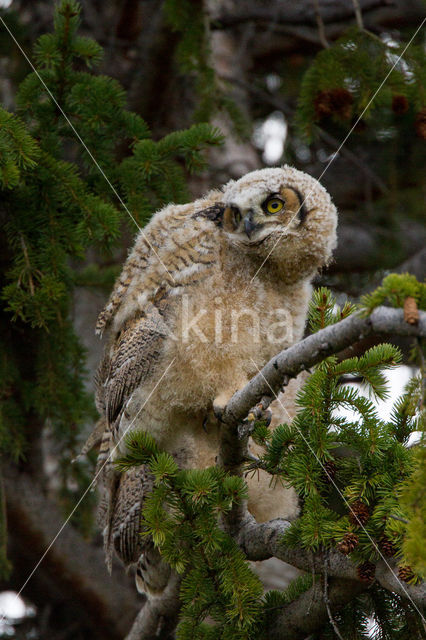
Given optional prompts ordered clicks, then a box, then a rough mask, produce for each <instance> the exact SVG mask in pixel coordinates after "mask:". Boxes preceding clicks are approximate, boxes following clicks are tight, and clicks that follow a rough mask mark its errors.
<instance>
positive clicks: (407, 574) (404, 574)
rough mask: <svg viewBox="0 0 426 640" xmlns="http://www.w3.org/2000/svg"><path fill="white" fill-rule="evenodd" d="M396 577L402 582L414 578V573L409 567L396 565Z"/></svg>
mask: <svg viewBox="0 0 426 640" xmlns="http://www.w3.org/2000/svg"><path fill="white" fill-rule="evenodd" d="M398 578H399V579H400V580H403V581H404V582H411V580H414V578H415V574H414V571H413V570H412V568H411V567H409V566H405V567H398Z"/></svg>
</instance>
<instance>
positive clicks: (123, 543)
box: [97, 429, 170, 594]
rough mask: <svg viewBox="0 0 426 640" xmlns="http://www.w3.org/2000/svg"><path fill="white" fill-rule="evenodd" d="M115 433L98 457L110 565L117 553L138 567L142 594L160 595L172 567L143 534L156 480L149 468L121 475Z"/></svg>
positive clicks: (101, 509) (107, 434)
mask: <svg viewBox="0 0 426 640" xmlns="http://www.w3.org/2000/svg"><path fill="white" fill-rule="evenodd" d="M112 446H113V442H112V437H111V432H110V431H109V430H108V429H106V430H105V432H104V437H103V440H102V443H101V448H100V452H99V457H98V464H97V474H98V475H100V476H101V478H102V483H101V484H102V499H101V501H100V504H99V508H98V524H99V526H100V528H101V530H102V531H103V537H104V549H105V557H106V563H107V567H108V569H109V571H110V572H111V568H112V555H113V551H115V553H116V554H117V556H118V557H119V558H120V560H121V561H122V562H123V564H124V566H125V567H127V568H128V567H130V566H131V565H133V564H137V568H136V575H135V578H136V586H137V588H138V590H139V591H140V592H147V593H152V594H154V593H160V592H161V591H162V590H163V589H164V588H165V587H166V585H167V582H168V579H169V576H170V567H169V565H167V563H165V562H164V561H163V560H162V558H161V556H160V554H159V552H158V550H157V549H156V548H155V547H154V545H153V543H152V540H151V538H150V537H148V536H143V535H142V526H141V519H142V509H143V505H144V501H145V499H146V498H147V496H149V494H150V493H151V491H152V489H153V486H154V480H153V477H152V475H151V474H150V473H149V470H148V467H147V466H146V465H141V466H138V467H133V468H131V469H128V470H127V471H124V472H123V473H121V474H119V473H118V472H117V471H116V470H115V469H114V466H113V464H112V463H111V456H110V454H111V449H112Z"/></svg>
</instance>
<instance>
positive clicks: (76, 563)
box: [3, 465, 142, 640]
mask: <svg viewBox="0 0 426 640" xmlns="http://www.w3.org/2000/svg"><path fill="white" fill-rule="evenodd" d="M3 477H4V485H5V490H6V500H7V515H8V520H9V530H10V532H11V533H10V538H11V539H10V550H11V558H12V561H13V565H14V574H13V575H12V585H9V588H10V587H11V586H12V587H13V588H16V589H17V590H19V589H20V588H21V587H22V586H23V584H24V582H25V581H26V580H27V579H28V578H29V576H30V574H31V571H32V570H33V569H34V568H35V567H36V565H37V563H38V562H39V561H40V560H41V558H42V556H43V554H44V552H45V551H46V549H47V548H48V547H49V545H50V544H51V543H53V541H54V543H53V544H52V547H51V548H50V550H49V552H48V553H47V555H46V556H45V557H44V558H43V560H42V562H41V565H40V567H37V571H36V572H35V575H34V576H33V577H31V579H30V580H29V582H28V584H27V585H26V586H25V588H24V590H23V595H24V596H27V597H28V598H29V599H30V600H32V601H33V602H34V603H35V604H36V605H37V606H40V607H43V606H44V605H45V604H46V602H48V601H50V602H52V603H54V606H56V607H57V608H59V604H60V608H61V611H62V614H63V615H64V614H65V613H66V615H67V616H68V617H69V618H70V619H74V620H75V619H77V620H79V623H80V624H84V625H85V633H88V634H89V633H90V636H91V637H92V638H93V639H94V640H95V639H97V638H105V639H106V638H111V639H115V638H122V637H123V635H124V634H125V633H126V632H127V631H128V629H129V628H130V625H131V622H132V620H133V618H134V616H135V615H136V613H137V611H138V609H139V607H140V605H141V602H142V601H141V598H140V597H139V598H138V596H137V593H136V590H135V588H134V585H133V580H130V579H129V578H128V577H127V576H126V575H125V574H124V572H123V571H122V570H118V571H115V572H114V575H113V577H111V578H110V577H109V576H108V573H107V570H106V566H105V558H104V552H103V550H102V549H101V548H97V547H95V546H94V545H89V544H88V543H87V541H86V540H84V539H83V538H82V537H81V536H80V534H79V533H78V532H77V531H76V530H75V529H74V528H73V527H72V526H71V525H70V524H67V525H66V526H65V527H64V528H63V529H62V526H63V524H64V521H65V518H64V517H63V514H62V513H61V512H60V511H59V509H58V507H57V506H56V505H55V504H54V503H53V502H52V501H51V500H49V499H48V498H47V497H46V496H45V495H44V493H43V491H42V490H41V488H40V486H38V484H37V482H35V481H34V478H33V477H32V476H30V475H29V474H26V473H23V472H18V471H17V470H16V469H15V468H13V467H12V466H7V465H4V467H3ZM61 529H62V530H61ZM59 532H60V535H59V536H58V533H59ZM81 611H84V622H81V620H82V618H81ZM80 630H81V631H82V629H80Z"/></svg>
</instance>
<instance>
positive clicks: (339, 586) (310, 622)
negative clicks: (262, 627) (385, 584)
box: [268, 578, 366, 640]
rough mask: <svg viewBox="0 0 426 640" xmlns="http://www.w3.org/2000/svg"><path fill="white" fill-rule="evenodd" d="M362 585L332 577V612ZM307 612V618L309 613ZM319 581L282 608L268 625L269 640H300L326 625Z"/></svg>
mask: <svg viewBox="0 0 426 640" xmlns="http://www.w3.org/2000/svg"><path fill="white" fill-rule="evenodd" d="M365 588H366V587H365V585H362V584H360V583H359V582H354V581H352V580H343V579H340V578H333V579H332V580H330V584H329V587H328V594H327V595H328V602H329V607H330V610H331V612H332V613H334V612H335V611H338V610H339V609H341V608H342V607H344V606H345V604H347V603H348V602H350V601H351V600H352V599H353V598H354V597H355V596H357V595H358V594H359V593H361V592H362V591H364V590H365ZM308 611H309V615H308V613H307V612H308ZM328 620H329V617H328V612H327V607H326V603H325V600H324V593H323V585H322V581H320V580H318V582H316V583H315V584H314V585H313V586H312V587H311V588H310V589H309V591H306V593H304V594H302V595H301V596H300V597H299V598H297V600H295V601H294V602H292V603H291V604H289V605H288V606H287V607H284V608H283V610H282V611H281V612H280V613H279V615H278V616H276V617H275V616H274V617H273V618H272V622H271V623H270V624H269V626H268V638H269V639H270V640H301V639H302V638H306V636H308V635H309V634H310V633H313V632H315V631H316V630H318V629H319V628H320V627H321V626H322V625H323V624H325V623H326V622H328Z"/></svg>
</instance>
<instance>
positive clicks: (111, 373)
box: [97, 166, 337, 592]
mask: <svg viewBox="0 0 426 640" xmlns="http://www.w3.org/2000/svg"><path fill="white" fill-rule="evenodd" d="M336 221H337V214H336V209H335V207H334V205H333V204H332V202H331V199H330V196H329V195H328V193H327V192H326V191H325V189H324V188H323V187H322V186H321V185H320V184H319V183H318V182H317V181H316V180H315V179H314V178H312V177H310V176H309V175H307V174H305V173H303V172H301V171H298V170H296V169H294V168H292V167H289V166H284V167H282V168H270V169H263V170H260V171H254V172H252V173H249V174H247V175H245V176H244V177H242V178H241V179H240V180H237V181H231V182H229V183H228V184H226V185H225V186H224V187H223V188H222V189H221V190H217V191H211V192H210V193H208V194H207V196H206V197H204V198H202V199H200V200H196V201H195V202H192V203H190V204H185V205H174V204H172V205H169V206H167V207H165V208H164V209H162V210H161V211H159V212H157V213H156V214H155V215H154V216H153V217H152V219H151V221H150V222H149V224H148V225H147V226H146V227H145V229H144V230H143V231H141V232H140V233H139V235H138V236H137V238H136V242H135V245H134V247H133V250H132V252H131V253H130V255H129V258H128V259H127V262H126V263H125V265H124V268H123V271H122V273H121V276H120V277H119V279H118V281H117V283H116V284H115V287H114V290H113V292H112V295H111V297H110V299H109V302H108V304H107V306H106V307H105V309H104V311H102V313H101V314H100V316H99V319H98V323H97V331H98V332H99V333H103V332H104V331H106V330H107V332H108V342H107V345H106V348H105V353H104V357H103V360H102V362H101V365H100V368H99V372H98V379H97V387H98V391H97V405H98V409H99V411H100V413H101V416H102V418H101V422H100V427H98V432H99V431H103V444H102V447H101V453H100V461H101V462H102V461H103V460H104V459H106V457H107V456H108V455H109V453H110V452H112V451H114V453H113V456H112V457H117V455H121V454H122V453H123V452H124V441H123V436H124V435H125V433H126V432H127V431H129V430H136V429H143V430H147V431H149V432H150V433H151V434H152V435H153V436H154V437H155V439H156V441H157V443H158V445H159V446H160V447H161V448H163V449H165V450H166V451H168V452H169V453H171V454H173V455H174V456H175V458H176V459H177V461H178V462H179V464H180V465H181V466H182V467H183V468H205V467H207V466H210V465H213V464H215V459H216V456H217V453H218V442H219V428H220V427H219V426H218V421H217V419H216V418H215V414H216V415H217V414H218V413H220V411H221V409H223V407H224V406H225V405H226V403H227V401H228V400H229V398H230V397H231V396H232V395H233V394H234V392H235V391H237V390H238V389H240V388H241V387H243V386H244V385H245V384H246V383H247V381H248V380H250V378H251V377H252V376H254V375H255V374H256V373H257V371H258V368H261V367H262V366H263V365H264V364H265V363H266V362H267V361H268V360H269V359H270V358H271V357H272V356H273V355H274V354H276V353H278V352H279V351H280V350H281V349H284V348H286V347H288V346H290V345H291V344H293V343H294V342H296V341H298V340H300V339H301V338H302V334H303V330H304V325H305V320H306V312H307V306H308V301H309V298H310V295H311V284H310V282H311V279H312V277H313V276H314V274H315V273H316V272H317V270H318V268H320V267H321V266H323V265H324V264H326V263H327V261H328V260H329V258H330V256H331V252H332V249H333V248H334V246H335V241H336ZM293 391H294V385H293ZM290 395H291V389H288V391H286V394H285V396H284V398H285V399H284V401H285V403H286V404H287V405H289V396H290ZM275 404H276V403H275ZM272 408H273V409H274V404H273V405H272ZM277 409H279V407H278V408H277V407H275V413H276V415H275V417H274V422H275V423H276V424H278V423H279V422H280V421H282V420H283V419H285V418H286V416H282V415H280V412H279V411H277ZM104 475H105V477H106V481H105V483H104V484H105V495H104V501H103V504H104V508H103V510H102V511H103V519H104V527H105V528H104V536H105V541H106V546H107V554H108V557H109V558H110V556H111V552H112V549H113V548H114V549H115V550H116V552H117V553H118V555H119V556H120V557H121V559H122V560H123V561H124V563H125V564H130V563H135V562H137V561H139V569H138V573H139V577H140V579H141V581H142V582H143V588H145V589H148V590H149V591H151V592H156V591H158V590H161V588H162V587H163V586H164V583H165V581H166V580H167V575H168V569H167V568H166V567H165V566H164V563H162V562H161V560H160V558H159V556H158V553H157V552H156V551H155V549H153V548H152V545H150V544H149V543H148V542H143V539H142V538H141V537H140V536H139V535H138V531H139V526H140V513H141V504H142V501H143V496H144V493H145V494H146V492H149V490H150V479H149V476H148V475H147V474H146V471H145V470H144V468H139V469H134V470H132V471H129V472H127V473H125V474H123V475H121V476H120V475H118V474H117V473H116V472H115V471H114V470H113V469H112V467H111V466H109V467H108V471H107V472H106V473H105V474H104ZM248 489H249V502H248V507H249V509H250V511H251V512H252V514H253V515H254V516H255V517H256V518H257V519H258V521H265V520H267V519H271V518H276V517H286V518H291V517H294V516H295V515H296V514H297V509H298V507H297V499H296V496H295V494H294V492H293V491H292V490H291V489H285V488H283V487H281V486H275V487H271V486H270V483H269V477H267V476H266V474H264V475H262V473H261V475H260V476H257V475H256V476H255V477H253V478H251V479H248ZM144 545H145V546H144Z"/></svg>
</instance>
